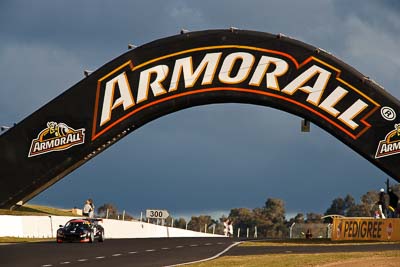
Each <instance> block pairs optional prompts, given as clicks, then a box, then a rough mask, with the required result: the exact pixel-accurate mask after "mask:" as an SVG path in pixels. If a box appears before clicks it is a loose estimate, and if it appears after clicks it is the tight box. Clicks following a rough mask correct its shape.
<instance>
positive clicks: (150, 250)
mask: <svg viewBox="0 0 400 267" xmlns="http://www.w3.org/2000/svg"><path fill="white" fill-rule="evenodd" d="M153 251H156V250H155V249H146V252H153Z"/></svg>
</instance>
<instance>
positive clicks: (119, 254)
mask: <svg viewBox="0 0 400 267" xmlns="http://www.w3.org/2000/svg"><path fill="white" fill-rule="evenodd" d="M121 255H122V254H121V253H117V254H112V256H113V257H118V256H121Z"/></svg>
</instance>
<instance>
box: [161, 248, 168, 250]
mask: <svg viewBox="0 0 400 267" xmlns="http://www.w3.org/2000/svg"><path fill="white" fill-rule="evenodd" d="M161 249H162V250H167V249H169V248H161Z"/></svg>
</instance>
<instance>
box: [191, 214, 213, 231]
mask: <svg viewBox="0 0 400 267" xmlns="http://www.w3.org/2000/svg"><path fill="white" fill-rule="evenodd" d="M210 225H212V220H211V216H209V215H200V216H192V218H191V219H190V221H189V223H188V229H190V230H193V231H199V232H204V227H207V228H208V227H209V226H210Z"/></svg>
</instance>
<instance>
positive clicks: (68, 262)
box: [60, 261, 71, 264]
mask: <svg viewBox="0 0 400 267" xmlns="http://www.w3.org/2000/svg"><path fill="white" fill-rule="evenodd" d="M70 263H71V262H70V261H63V262H60V264H70Z"/></svg>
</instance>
